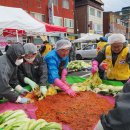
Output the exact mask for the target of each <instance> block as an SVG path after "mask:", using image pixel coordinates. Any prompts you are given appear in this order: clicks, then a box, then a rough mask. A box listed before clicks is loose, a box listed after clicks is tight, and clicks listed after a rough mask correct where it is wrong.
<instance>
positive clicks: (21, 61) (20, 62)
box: [15, 59, 23, 66]
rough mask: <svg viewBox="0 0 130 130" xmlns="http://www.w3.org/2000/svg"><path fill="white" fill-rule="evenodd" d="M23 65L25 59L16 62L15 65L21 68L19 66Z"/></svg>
mask: <svg viewBox="0 0 130 130" xmlns="http://www.w3.org/2000/svg"><path fill="white" fill-rule="evenodd" d="M22 63H23V59H20V60H16V62H15V64H16V65H17V66H19V65H20V64H22Z"/></svg>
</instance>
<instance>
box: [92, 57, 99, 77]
mask: <svg viewBox="0 0 130 130" xmlns="http://www.w3.org/2000/svg"><path fill="white" fill-rule="evenodd" d="M97 71H98V62H97V61H96V60H94V61H92V69H91V73H92V74H93V75H94V74H95V73H96V72H97Z"/></svg>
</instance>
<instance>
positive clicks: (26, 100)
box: [16, 96, 30, 104]
mask: <svg viewBox="0 0 130 130" xmlns="http://www.w3.org/2000/svg"><path fill="white" fill-rule="evenodd" d="M16 102H17V103H22V104H24V103H29V102H30V99H29V98H25V97H20V96H19V97H18V98H17V100H16Z"/></svg>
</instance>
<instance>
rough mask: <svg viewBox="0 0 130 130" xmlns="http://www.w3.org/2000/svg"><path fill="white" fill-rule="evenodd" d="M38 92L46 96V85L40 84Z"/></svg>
mask: <svg viewBox="0 0 130 130" xmlns="http://www.w3.org/2000/svg"><path fill="white" fill-rule="evenodd" d="M40 92H41V93H42V95H43V96H46V93H47V87H46V86H40Z"/></svg>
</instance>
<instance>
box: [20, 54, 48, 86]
mask: <svg viewBox="0 0 130 130" xmlns="http://www.w3.org/2000/svg"><path fill="white" fill-rule="evenodd" d="M47 73H48V72H47V64H46V62H45V61H44V60H43V58H42V57H41V56H40V55H37V57H36V58H35V60H34V61H33V63H32V64H29V63H26V62H24V63H22V64H21V65H20V66H19V67H18V79H19V81H20V83H21V84H22V85H26V84H25V83H24V78H25V77H28V78H30V79H31V80H33V81H34V82H36V83H37V84H38V85H40V86H46V82H47V78H48V75H47Z"/></svg>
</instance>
